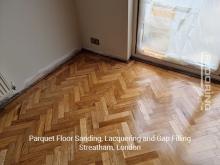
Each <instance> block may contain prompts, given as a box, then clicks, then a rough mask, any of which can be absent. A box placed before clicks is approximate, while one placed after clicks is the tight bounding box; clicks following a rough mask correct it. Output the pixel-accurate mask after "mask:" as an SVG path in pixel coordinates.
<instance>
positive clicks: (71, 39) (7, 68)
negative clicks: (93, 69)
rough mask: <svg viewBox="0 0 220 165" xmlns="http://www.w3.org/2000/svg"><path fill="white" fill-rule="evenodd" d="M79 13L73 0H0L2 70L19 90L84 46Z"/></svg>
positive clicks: (0, 70)
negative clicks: (80, 31) (82, 44)
mask: <svg viewBox="0 0 220 165" xmlns="http://www.w3.org/2000/svg"><path fill="white" fill-rule="evenodd" d="M75 12H76V11H75V4H74V1H73V0H0V72H3V74H4V75H6V76H7V79H9V80H10V81H14V82H15V84H16V86H17V87H18V90H19V89H22V88H23V87H24V82H25V80H27V79H28V78H30V77H32V76H33V75H35V74H36V73H38V71H39V70H40V69H42V68H44V67H47V66H48V65H50V64H52V63H54V62H56V61H57V60H59V59H62V58H63V57H64V56H65V55H67V54H69V53H70V52H71V51H73V50H76V49H80V48H81V43H80V39H79V32H78V30H79V29H78V28H77V25H78V23H77V18H76V13H75Z"/></svg>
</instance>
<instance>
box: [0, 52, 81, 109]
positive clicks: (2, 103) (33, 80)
mask: <svg viewBox="0 0 220 165" xmlns="http://www.w3.org/2000/svg"><path fill="white" fill-rule="evenodd" d="M80 51H81V49H73V50H72V51H70V53H68V54H67V55H65V56H63V57H62V58H59V59H57V60H55V61H53V62H52V63H51V64H49V65H48V66H46V67H45V68H42V69H40V70H39V71H38V72H37V73H36V74H35V75H33V76H32V77H30V78H28V79H26V80H25V81H24V88H22V89H20V90H18V91H15V92H14V94H13V95H10V96H8V97H6V98H5V99H4V100H2V101H0V109H1V108H3V107H4V106H5V105H6V104H7V103H9V102H10V101H11V100H13V98H15V97H16V96H18V95H19V94H20V93H22V92H23V91H24V90H26V89H28V88H29V87H31V86H32V85H33V84H34V83H36V82H37V81H39V80H40V79H42V78H43V77H45V76H46V75H48V74H49V73H51V72H52V71H54V70H55V69H56V68H58V67H59V66H60V65H62V64H63V63H65V62H67V61H68V60H70V59H71V58H72V57H73V56H75V55H76V54H77V53H79V52H80Z"/></svg>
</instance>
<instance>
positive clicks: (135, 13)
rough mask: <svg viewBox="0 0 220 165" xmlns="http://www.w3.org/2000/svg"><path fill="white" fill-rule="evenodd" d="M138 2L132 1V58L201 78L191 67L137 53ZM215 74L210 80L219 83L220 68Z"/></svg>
mask: <svg viewBox="0 0 220 165" xmlns="http://www.w3.org/2000/svg"><path fill="white" fill-rule="evenodd" d="M140 1H141V0H133V27H132V29H133V32H132V38H133V40H132V49H131V52H132V55H131V56H132V57H133V58H136V59H140V60H142V61H145V62H147V63H151V64H153V65H157V66H158V65H159V66H161V67H163V68H167V69H169V70H174V71H177V72H181V73H185V74H190V75H192V76H193V75H195V76H196V77H198V76H199V77H200V78H201V69H199V68H198V66H197V67H195V66H193V65H190V64H188V65H181V64H178V63H174V62H171V61H167V60H162V59H158V58H154V57H152V56H147V55H142V54H140V53H138V52H137V50H136V49H137V37H138V20H139V10H140ZM214 73H215V74H213V73H212V74H211V78H212V80H213V81H214V82H218V83H220V66H219V68H218V69H217V71H215V72H214Z"/></svg>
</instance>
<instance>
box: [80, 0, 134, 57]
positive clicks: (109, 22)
mask: <svg viewBox="0 0 220 165" xmlns="http://www.w3.org/2000/svg"><path fill="white" fill-rule="evenodd" d="M132 1H133V0H76V2H77V9H78V10H77V11H78V15H79V20H80V26H81V32H82V45H83V47H84V48H86V49H89V50H92V51H95V52H98V53H102V54H105V55H109V56H113V57H116V58H119V59H122V60H127V59H128V58H129V55H130V47H131V41H130V40H131V36H132V35H131V33H132V30H131V28H130V29H129V26H132V24H131V23H130V18H129V17H132V13H131V12H132V11H129V9H131V8H132V7H131V5H132ZM131 19H132V18H131ZM90 37H95V38H98V39H99V40H100V45H99V46H96V45H93V44H91V43H90Z"/></svg>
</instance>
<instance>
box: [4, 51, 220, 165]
mask: <svg viewBox="0 0 220 165" xmlns="http://www.w3.org/2000/svg"><path fill="white" fill-rule="evenodd" d="M211 96H212V97H211V101H212V102H211V109H210V110H209V111H201V106H202V104H203V103H204V92H203V90H202V89H201V87H200V80H199V79H196V78H191V77H188V76H185V75H181V74H179V73H176V72H172V71H167V70H163V69H160V68H157V67H154V66H150V65H147V64H144V63H141V62H137V61H134V60H131V61H129V62H128V63H123V62H119V61H117V60H113V59H110V58H107V57H102V56H99V55H97V54H93V53H90V52H86V51H84V52H81V53H80V54H79V55H77V56H75V57H74V58H73V59H71V60H70V61H69V62H68V63H66V64H65V65H63V66H62V67H60V68H59V69H58V70H56V71H55V72H53V73H52V74H51V75H49V76H48V77H46V78H44V79H43V80H41V81H40V82H39V83H37V84H36V85H35V86H33V87H31V88H30V89H28V90H27V91H26V92H25V93H23V94H22V95H21V96H20V97H18V98H17V99H16V100H14V101H13V102H11V103H10V104H9V105H8V106H7V107H5V109H3V110H1V114H0V162H2V163H4V164H31V165H34V164H37V165H39V164H46V165H49V164H54V165H56V164H62V165H66V164H74V165H83V164H93V165H95V164H96V165H99V164H106V165H107V164H118V165H123V164H131V165H134V164H142V165H174V164H175V165H182V164H186V165H191V164H193V165H219V162H220V88H219V86H217V85H213V84H212V92H211ZM30 135H33V136H39V137H47V136H56V135H63V136H66V137H68V136H70V137H75V136H81V137H85V136H90V135H92V136H97V137H105V136H106V137H131V136H133V137H152V136H157V137H164V138H165V137H173V136H174V137H177V136H180V137H188V139H185V140H183V141H181V140H174V141H170V140H168V141H164V139H163V140H162V139H161V140H160V139H157V140H156V141H137V140H134V141H132V140H131V141H123V142H121V143H119V142H117V141H104V142H101V143H100V145H101V146H104V145H108V146H112V147H113V148H114V149H115V148H116V146H119V147H120V146H126V145H132V146H136V147H137V146H138V147H140V148H138V150H99V151H83V150H81V149H80V146H82V144H83V145H86V146H95V145H98V144H99V143H98V142H78V141H73V142H71V141H70V142H64V141H49V142H44V143H43V142H35V141H33V140H32V141H31V140H30V139H29V136H30ZM190 140H191V141H190Z"/></svg>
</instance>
